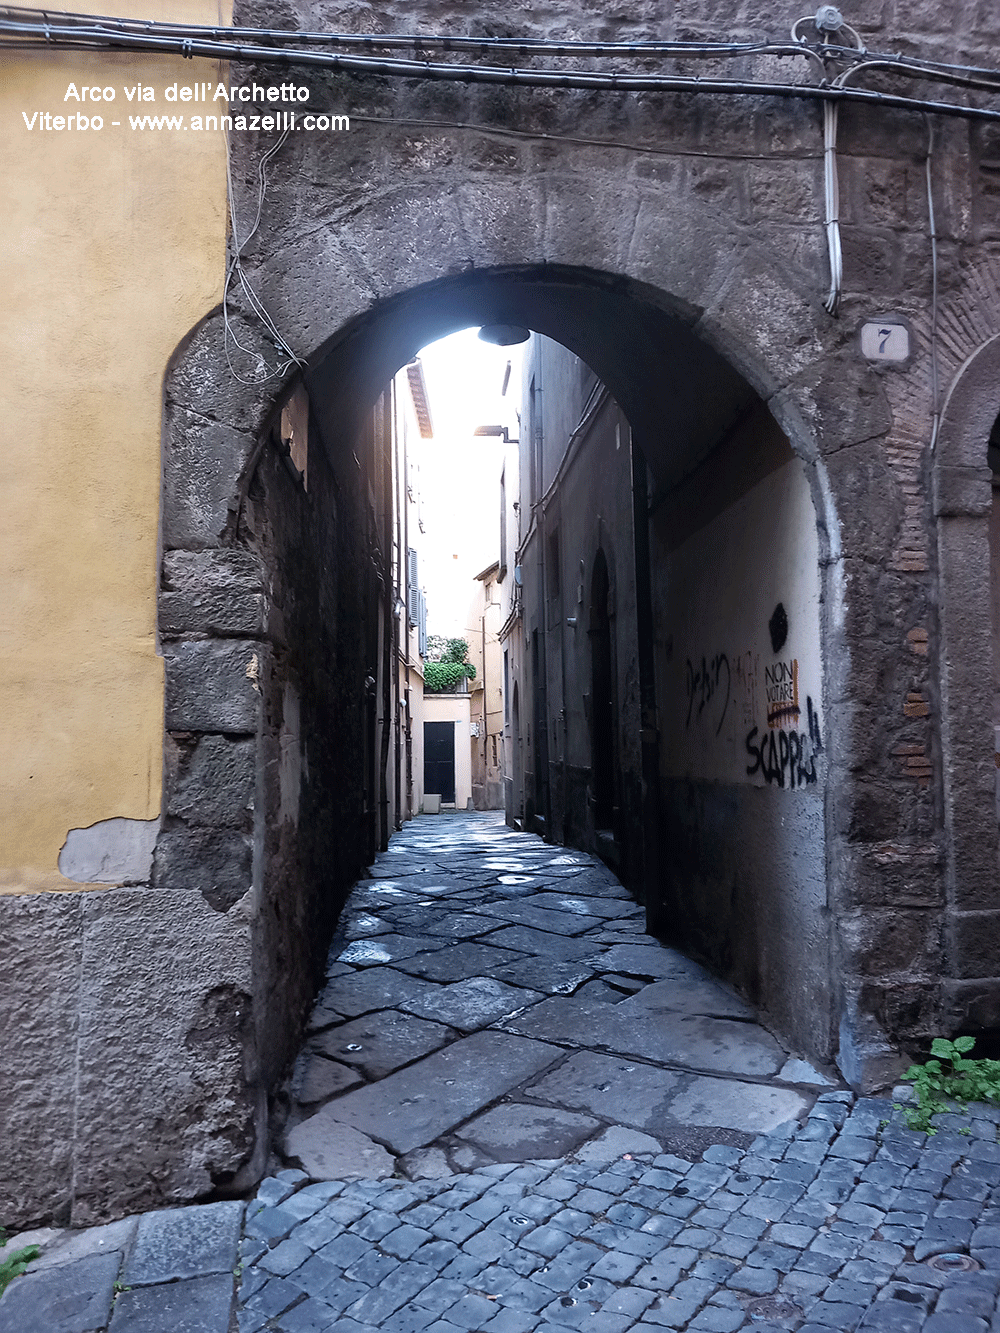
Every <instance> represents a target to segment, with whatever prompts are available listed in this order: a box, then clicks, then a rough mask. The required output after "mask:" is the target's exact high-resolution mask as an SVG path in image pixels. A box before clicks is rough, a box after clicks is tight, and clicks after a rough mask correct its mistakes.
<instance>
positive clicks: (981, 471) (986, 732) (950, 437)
mask: <svg viewBox="0 0 1000 1333" xmlns="http://www.w3.org/2000/svg"><path fill="white" fill-rule="evenodd" d="M998 414H1000V334H996V335H994V336H993V337H992V338H990V339H989V341H987V342H986V343H985V344H984V345H983V346H981V347H979V348H978V349H977V350H976V351H975V352H974V353H973V354H972V355H971V356H969V357H968V358H967V359H966V361H965V363H964V365H963V366H962V367H961V368H960V369H959V371H958V373H957V374H956V376H955V379H954V381H953V383H952V385H951V388H950V390H949V392H948V396H947V399H946V401H945V404H944V408H943V410H942V414H941V424H940V429H939V432H938V438H937V448H936V451H935V456H934V461H933V486H934V490H933V499H934V514H935V519H936V529H937V560H938V576H939V596H938V606H939V612H938V615H939V634H940V649H939V651H940V671H939V688H940V699H941V745H942V751H943V753H942V761H943V762H942V771H943V773H944V820H945V840H944V849H945V885H944V887H945V901H946V913H945V925H946V935H945V941H946V949H947V958H948V964H949V965H948V968H947V974H948V976H949V981H948V983H947V985H946V990H945V996H944V1001H945V1018H946V1027H947V1028H948V1030H956V1029H968V1030H972V1031H976V1030H980V1031H981V1030H984V1029H985V1030H989V1031H993V1030H995V1029H996V1028H997V1027H998V1026H1000V985H998V984H997V982H996V981H995V980H993V978H995V977H996V976H997V974H998V972H1000V945H998V942H997V941H998V932H1000V868H998V830H997V817H996V806H995V781H996V779H995V773H996V766H995V762H994V749H995V746H994V737H993V699H992V693H993V684H992V681H993V671H992V670H990V669H989V668H985V669H984V663H992V662H993V658H994V653H995V651H996V646H995V644H994V642H993V633H992V627H991V626H992V618H991V606H990V600H991V594H990V564H991V561H990V534H989V526H990V510H991V505H992V493H991V492H992V488H991V471H990V468H989V466H988V462H987V446H988V443H989V440H990V435H991V432H992V430H993V428H994V425H995V422H996V420H997V416H998Z"/></svg>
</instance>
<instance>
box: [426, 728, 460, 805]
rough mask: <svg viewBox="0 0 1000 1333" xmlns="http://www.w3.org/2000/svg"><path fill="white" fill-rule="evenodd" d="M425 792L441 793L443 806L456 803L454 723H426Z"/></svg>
mask: <svg viewBox="0 0 1000 1333" xmlns="http://www.w3.org/2000/svg"><path fill="white" fill-rule="evenodd" d="M424 791H425V792H437V793H439V794H440V797H441V801H442V804H453V803H454V800H455V724H454V722H425V723H424Z"/></svg>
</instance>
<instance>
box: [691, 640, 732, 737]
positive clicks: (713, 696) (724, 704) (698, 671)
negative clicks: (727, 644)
mask: <svg viewBox="0 0 1000 1333" xmlns="http://www.w3.org/2000/svg"><path fill="white" fill-rule="evenodd" d="M731 688H732V673H731V672H730V670H729V658H728V657H727V656H726V654H725V653H716V655H715V656H714V657H713V658H712V660H711V662H706V661H705V659H704V657H703V658H702V659H701V666H700V667H695V666H694V665H693V663H692V661H691V659H690V657H689V658H688V660H687V697H688V711H687V721H686V722H685V723H684V725H685V726H686V727H690V725H691V719H692V717H697V718H700V717H701V715H702V713H703V712H704V711H705V709H706V708H708V707H709V706H711V715H712V716H713V717H715V716H718V719H719V721H718V723H717V724H716V728H715V734H716V736H718V734H719V732H720V731H721V730H722V723H723V722H724V720H725V717H726V710H727V709H728V707H729V692H730V690H731ZM713 701H714V702H713ZM695 704H697V710H696V709H695Z"/></svg>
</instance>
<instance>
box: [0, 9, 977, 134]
mask: <svg viewBox="0 0 1000 1333" xmlns="http://www.w3.org/2000/svg"><path fill="white" fill-rule="evenodd" d="M23 12H24V11H20V10H18V9H15V8H10V7H8V8H6V9H0V15H10V14H21V13H23ZM27 12H28V13H29V14H44V13H45V11H27ZM243 31H251V32H253V33H254V36H255V37H259V36H260V35H261V34H260V33H259V31H258V30H245V29H244V30H243ZM220 32H221V33H227V30H225V29H222V30H220V29H217V28H198V27H196V26H188V25H159V24H154V23H152V22H145V23H137V22H136V21H131V22H127V21H126V20H108V21H107V26H102V21H101V20H96V21H95V20H93V19H92V18H91V17H90V16H88V15H73V16H71V21H70V22H67V23H60V24H55V23H53V22H52V21H51V17H50V16H48V15H46V16H45V18H44V21H42V20H41V19H34V20H30V21H27V22H25V21H23V20H21V19H14V18H8V17H0V45H10V44H11V40H6V41H5V40H4V39H19V40H18V42H17V43H16V44H20V43H21V42H24V41H27V42H28V44H29V45H37V44H40V43H41V42H44V43H45V44H46V45H48V46H69V47H72V48H74V49H79V48H80V47H87V48H89V49H99V50H120V49H125V50H145V51H157V52H160V53H163V54H175V55H182V56H184V57H186V58H188V59H193V58H195V57H198V58H202V57H204V58H209V59H213V60H217V59H226V60H238V61H244V62H246V63H250V64H258V65H279V66H289V67H290V66H297V67H303V68H310V67H311V68H314V69H334V70H338V71H340V72H345V73H354V74H368V75H377V76H380V77H387V78H417V79H431V80H438V81H448V82H464V83H470V84H475V83H485V84H504V85H510V86H521V87H535V88H560V89H579V90H605V91H617V92H650V93H671V92H700V93H714V94H723V95H726V94H729V95H751V96H764V97H791V98H798V99H806V100H815V101H824V100H833V101H837V102H853V103H867V104H869V105H877V106H882V107H892V108H897V109H900V110H908V111H918V112H934V113H937V114H939V115H948V116H961V117H964V118H971V119H978V120H990V121H1000V110H993V109H992V108H988V107H976V106H969V105H965V104H962V103H956V102H941V101H933V100H931V99H928V98H913V97H904V96H901V95H900V94H896V93H886V92H882V91H878V90H875V89H867V88H854V87H849V86H847V85H846V84H837V83H829V82H827V81H825V80H824V81H823V82H822V83H821V84H812V83H794V82H790V83H775V82H770V81H768V82H765V81H761V80H754V79H723V78H718V77H702V76H698V75H694V76H691V75H679V74H635V73H626V72H621V71H612V72H604V71H598V70H562V69H536V68H531V69H527V68H523V67H519V66H513V65H512V66H509V67H504V66H498V65H468V64H457V63H456V64H449V63H447V62H441V61H431V60H415V59H414V60H410V59H405V60H404V59H398V58H389V59H387V58H379V57H374V56H371V55H345V54H343V53H341V52H339V51H319V50H302V49H297V48H293V49H290V50H289V49H286V48H284V47H278V46H269V45H264V44H261V43H259V42H256V41H255V42H247V41H241V40H232V39H231V37H229V36H228V35H227V36H225V37H223V36H219V35H217V34H219V33H220ZM314 36H315V37H316V38H317V40H323V35H321V34H314ZM280 39H281V40H283V41H284V40H301V39H300V38H299V36H298V34H292V35H291V37H289V35H288V34H286V33H282V34H281V38H280ZM273 40H278V38H274V39H273ZM325 40H326V41H328V42H329V41H331V40H337V41H341V40H342V39H341V38H340V36H339V35H332V34H331V35H330V36H329V37H326V38H325ZM440 40H441V42H442V43H443V41H444V40H446V39H440ZM449 40H450V39H449ZM483 40H484V42H487V43H488V42H489V40H490V39H483ZM474 41H475V44H476V46H481V45H482V43H480V42H479V39H474ZM406 42H407V43H408V44H409V45H411V46H413V47H415V48H416V46H417V45H418V44H422V45H423V46H431V45H433V44H434V42H433V41H432V40H431V39H429V38H421V39H418V38H409V37H408V38H406ZM372 44H373V45H374V42H373V43H372ZM670 45H671V49H669V50H667V46H668V44H664V43H661V44H659V48H660V49H659V50H658V51H657V52H656V54H674V55H687V56H691V55H699V54H700V55H708V56H713V57H718V58H726V57H732V56H734V55H739V56H744V55H748V54H753V53H754V51H756V52H757V53H769V54H774V53H782V54H787V55H789V56H791V55H805V56H807V57H808V58H810V59H816V60H819V61H820V62H821V63H822V62H823V60H824V58H832V57H839V55H840V54H841V53H842V52H847V53H848V58H851V59H856V57H857V55H858V52H857V50H856V48H850V47H847V48H842V47H830V46H826V45H824V46H823V47H821V48H815V47H811V46H808V45H806V44H791V45H786V44H778V43H774V44H758V45H757V46H756V47H755V48H754V50H753V51H751V50H748V49H746V48H745V47H743V46H741V44H725V43H717V44H710V43H706V44H704V45H700V44H696V45H693V46H690V47H689V46H683V47H680V46H678V45H676V44H670ZM608 47H609V52H608V53H614V54H622V50H621V48H620V46H615V44H608ZM462 49H467V48H466V47H464V46H463V48H462ZM490 49H493V48H492V47H490V46H489V45H488V44H487V50H490ZM496 49H508V50H522V49H524V50H525V51H526V52H527V51H529V50H530V51H531V52H535V51H540V52H543V53H547V54H551V53H552V52H553V51H554V50H556V51H560V52H570V51H572V53H573V54H580V52H579V51H576V50H574V49H573V48H572V47H571V45H570V44H568V43H558V44H551V43H546V44H545V45H542V44H541V43H537V44H536V43H525V42H517V43H510V42H509V41H508V42H507V43H506V44H505V45H504V46H503V47H502V48H501V47H500V46H498V47H497V48H496ZM585 49H587V50H590V51H592V50H593V49H594V44H588V46H587V47H586V48H585ZM626 50H627V51H628V53H630V54H636V47H635V46H632V45H630V46H627V47H626ZM648 50H649V49H648V48H644V49H643V50H642V54H646V53H648ZM820 51H822V55H821V54H820ZM887 60H888V63H887V65H886V68H891V67H893V64H894V62H893V61H892V60H891V58H887ZM908 66H909V67H910V68H916V66H914V65H913V62H908ZM920 69H921V71H922V72H923V73H925V74H926V77H927V78H928V79H929V80H932V81H933V80H934V79H936V78H937V77H939V72H937V71H935V69H934V67H932V66H930V65H928V66H920ZM954 77H957V76H954ZM954 77H952V76H949V79H948V81H949V82H954ZM981 78H982V75H979V76H977V79H981ZM997 78H998V80H1000V74H997ZM966 83H968V80H967V79H966Z"/></svg>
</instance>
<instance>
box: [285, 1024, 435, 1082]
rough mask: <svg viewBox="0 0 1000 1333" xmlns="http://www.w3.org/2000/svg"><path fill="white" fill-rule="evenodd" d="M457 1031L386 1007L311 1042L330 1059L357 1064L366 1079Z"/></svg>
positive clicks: (428, 1049) (379, 1075) (424, 1052)
mask: <svg viewBox="0 0 1000 1333" xmlns="http://www.w3.org/2000/svg"><path fill="white" fill-rule="evenodd" d="M452 1036H454V1033H453V1032H451V1030H450V1029H449V1028H447V1027H445V1026H444V1025H443V1024H441V1023H429V1022H428V1021H427V1020H426V1019H424V1018H417V1017H416V1015H414V1014H404V1013H400V1012H399V1011H398V1010H395V1009H383V1010H381V1011H379V1012H376V1013H373V1014H366V1015H365V1017H364V1018H355V1019H353V1020H352V1021H351V1022H350V1023H342V1024H341V1025H340V1026H339V1027H332V1028H327V1030H326V1031H325V1032H323V1033H321V1034H320V1035H319V1036H317V1037H313V1038H312V1039H311V1040H310V1042H309V1047H310V1049H311V1050H314V1051H319V1052H321V1053H322V1054H323V1055H326V1056H328V1057H329V1058H330V1059H331V1060H338V1061H341V1062H342V1063H343V1064H345V1065H355V1066H356V1067H357V1068H358V1069H360V1070H362V1071H363V1073H364V1074H365V1077H366V1078H369V1079H380V1078H384V1077H385V1076H386V1074H391V1073H392V1071H393V1070H394V1069H400V1068H401V1067H402V1066H403V1065H408V1064H411V1063H412V1062H413V1061H414V1060H418V1059H420V1057H421V1056H424V1055H429V1054H430V1052H431V1051H436V1050H437V1049H438V1048H439V1047H440V1046H443V1045H444V1044H445V1042H447V1041H448V1040H449V1038H450V1037H452Z"/></svg>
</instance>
